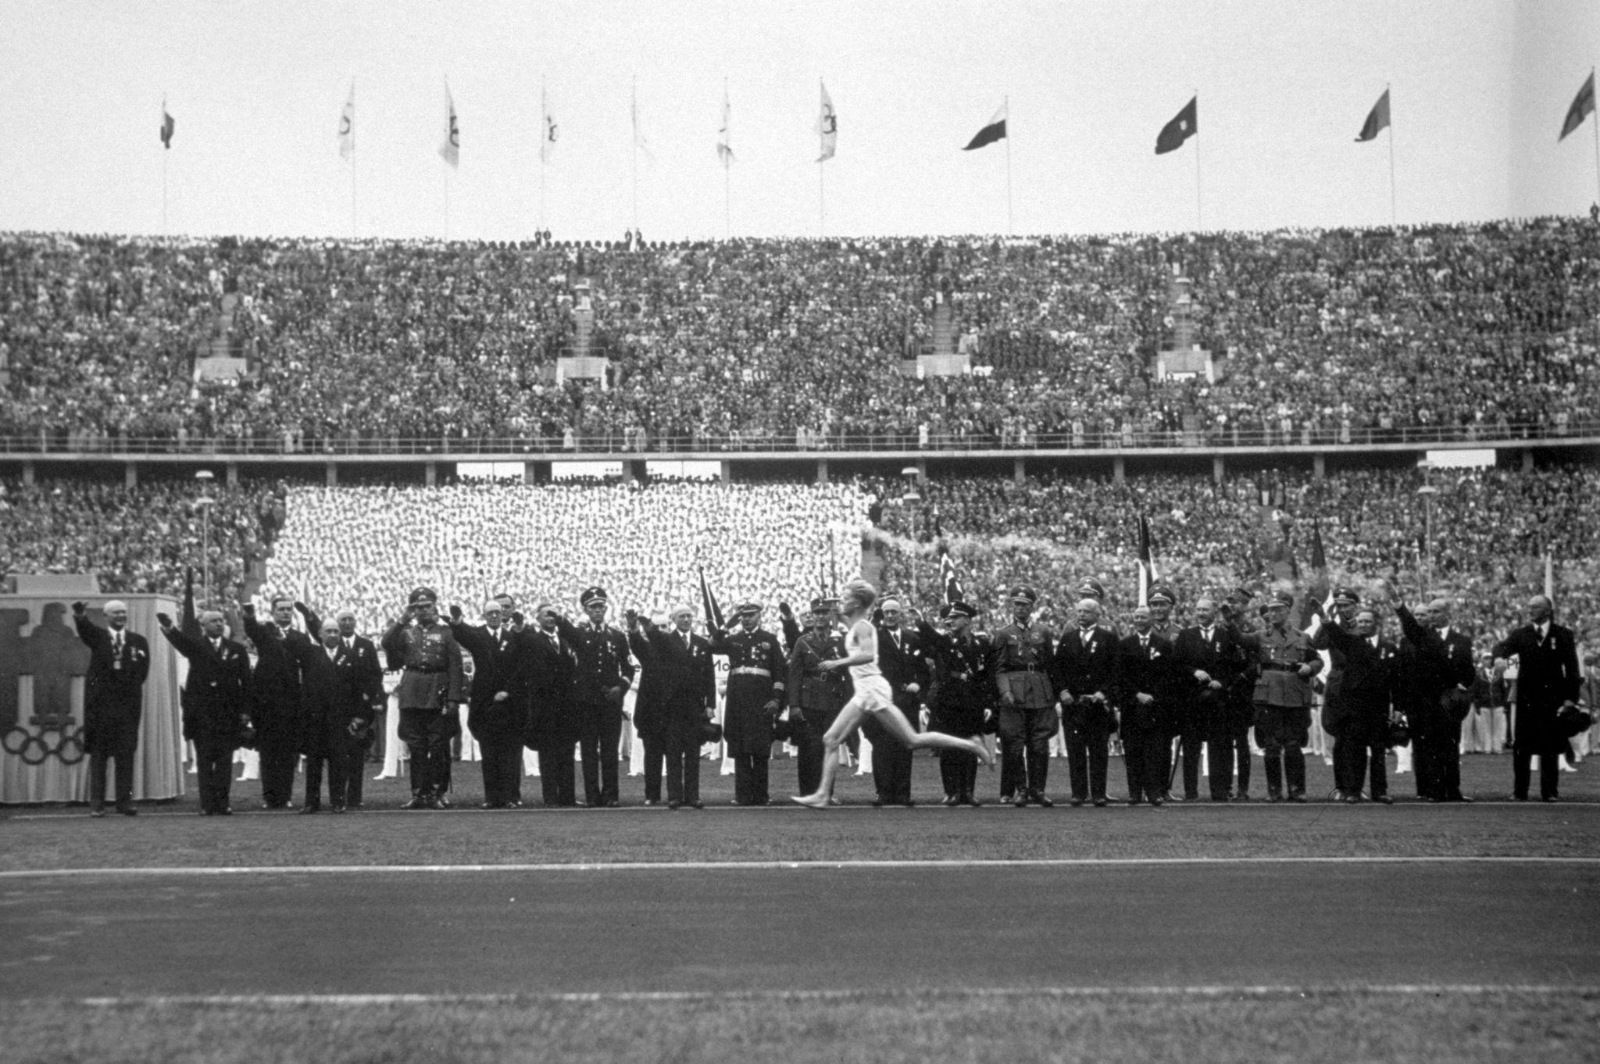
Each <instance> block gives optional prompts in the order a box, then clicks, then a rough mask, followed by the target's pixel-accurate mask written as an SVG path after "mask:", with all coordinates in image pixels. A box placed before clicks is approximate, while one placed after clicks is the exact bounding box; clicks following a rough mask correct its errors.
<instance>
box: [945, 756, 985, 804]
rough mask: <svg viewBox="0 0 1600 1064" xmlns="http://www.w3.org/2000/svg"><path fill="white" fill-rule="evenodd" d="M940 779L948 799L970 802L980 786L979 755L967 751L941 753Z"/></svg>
mask: <svg viewBox="0 0 1600 1064" xmlns="http://www.w3.org/2000/svg"><path fill="white" fill-rule="evenodd" d="M939 779H940V781H941V782H942V783H943V784H944V793H945V797H947V798H955V799H957V800H959V801H968V800H970V799H971V798H972V796H973V792H974V791H975V790H976V789H977V786H978V755H977V754H969V753H967V752H966V751H965V750H940V751H939Z"/></svg>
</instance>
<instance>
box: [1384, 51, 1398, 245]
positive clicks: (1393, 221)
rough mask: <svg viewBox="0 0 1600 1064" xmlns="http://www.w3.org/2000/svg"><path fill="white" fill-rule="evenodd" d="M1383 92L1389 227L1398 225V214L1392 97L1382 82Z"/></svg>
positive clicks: (1387, 87) (1392, 227)
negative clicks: (1386, 110)
mask: <svg viewBox="0 0 1600 1064" xmlns="http://www.w3.org/2000/svg"><path fill="white" fill-rule="evenodd" d="M1383 94H1384V96H1386V97H1388V100H1389V228H1390V229H1395V228H1398V227H1399V224H1400V215H1399V212H1398V211H1397V210H1396V209H1395V194H1394V97H1393V96H1390V95H1389V83H1388V82H1384V84H1383Z"/></svg>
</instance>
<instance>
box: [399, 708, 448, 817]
mask: <svg viewBox="0 0 1600 1064" xmlns="http://www.w3.org/2000/svg"><path fill="white" fill-rule="evenodd" d="M459 730H460V725H459V723H458V722H457V720H456V714H455V712H454V711H452V712H449V713H445V712H441V711H440V710H437V709H401V710H400V741H401V742H403V743H405V744H406V750H407V752H409V754H410V755H411V767H410V772H411V793H412V794H413V795H416V796H418V797H423V798H433V797H437V796H438V795H440V794H443V793H444V792H445V791H446V790H448V789H449V787H450V740H451V739H453V738H455V736H456V733H457V732H458V731H459Z"/></svg>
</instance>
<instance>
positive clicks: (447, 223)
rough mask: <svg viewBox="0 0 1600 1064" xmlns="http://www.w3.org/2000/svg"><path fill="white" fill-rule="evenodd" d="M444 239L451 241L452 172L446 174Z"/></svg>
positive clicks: (446, 171)
mask: <svg viewBox="0 0 1600 1064" xmlns="http://www.w3.org/2000/svg"><path fill="white" fill-rule="evenodd" d="M444 238H445V240H446V241H448V240H449V239H450V171H449V170H448V169H446V170H445V172H444Z"/></svg>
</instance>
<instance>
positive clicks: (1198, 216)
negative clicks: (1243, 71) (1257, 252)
mask: <svg viewBox="0 0 1600 1064" xmlns="http://www.w3.org/2000/svg"><path fill="white" fill-rule="evenodd" d="M1194 98H1195V100H1197V101H1198V100H1199V99H1200V90H1199V89H1195V90H1194ZM1197 109H1198V105H1197ZM1199 133H1200V123H1199V121H1198V119H1197V120H1196V121H1195V138H1194V228H1195V231H1196V232H1200V231H1203V230H1204V229H1205V227H1206V223H1205V207H1204V204H1203V202H1202V201H1201V199H1200V137H1199Z"/></svg>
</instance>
